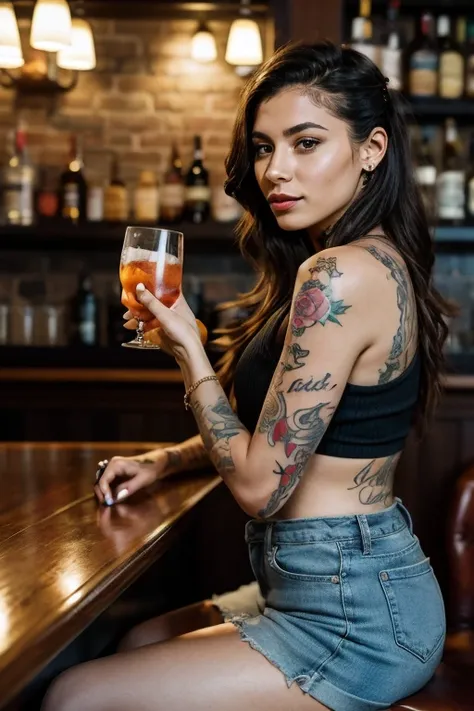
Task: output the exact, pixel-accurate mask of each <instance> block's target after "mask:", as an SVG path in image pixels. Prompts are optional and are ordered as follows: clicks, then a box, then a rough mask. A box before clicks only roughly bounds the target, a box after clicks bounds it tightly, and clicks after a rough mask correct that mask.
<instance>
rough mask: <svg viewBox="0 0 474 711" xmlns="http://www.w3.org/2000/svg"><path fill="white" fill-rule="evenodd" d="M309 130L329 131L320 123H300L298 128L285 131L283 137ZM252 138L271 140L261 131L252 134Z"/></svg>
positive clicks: (293, 127)
mask: <svg viewBox="0 0 474 711" xmlns="http://www.w3.org/2000/svg"><path fill="white" fill-rule="evenodd" d="M307 128H319V129H321V130H322V131H327V130H328V129H327V128H325V127H324V126H321V125H320V124H319V123H313V122H312V121H306V122H305V123H298V124H297V125H296V126H292V127H291V128H286V129H285V130H284V131H283V135H284V136H285V138H288V137H289V136H294V135H295V133H301V131H306V129H307ZM252 138H266V139H269V138H270V137H269V136H267V134H266V133H262V132H261V131H254V132H253V133H252Z"/></svg>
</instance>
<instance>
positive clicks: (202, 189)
mask: <svg viewBox="0 0 474 711" xmlns="http://www.w3.org/2000/svg"><path fill="white" fill-rule="evenodd" d="M186 200H187V202H210V200H211V189H210V187H209V186H208V185H190V186H188V187H187V188H186Z"/></svg>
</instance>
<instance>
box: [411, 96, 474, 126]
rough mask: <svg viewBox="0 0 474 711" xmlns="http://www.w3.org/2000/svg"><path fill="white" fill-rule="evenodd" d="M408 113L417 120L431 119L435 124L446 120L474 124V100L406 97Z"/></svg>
mask: <svg viewBox="0 0 474 711" xmlns="http://www.w3.org/2000/svg"><path fill="white" fill-rule="evenodd" d="M406 102H407V112H408V113H409V114H410V113H412V114H413V116H414V118H415V119H418V120H423V121H424V122H426V120H427V119H431V120H433V121H434V122H439V120H442V119H446V118H451V117H452V118H455V119H456V120H457V121H461V122H465V121H469V122H473V123H474V99H441V98H439V97H437V96H435V97H427V98H425V99H421V98H413V97H406Z"/></svg>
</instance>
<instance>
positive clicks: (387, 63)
mask: <svg viewBox="0 0 474 711" xmlns="http://www.w3.org/2000/svg"><path fill="white" fill-rule="evenodd" d="M399 8H400V0H390V4H389V6H388V14H387V19H388V28H389V29H388V38H387V43H386V45H385V47H383V49H382V64H381V71H382V74H383V75H384V76H386V77H387V78H388V79H389V80H390V88H391V89H397V90H400V89H401V88H402V51H401V41H400V32H399V28H398V10H399Z"/></svg>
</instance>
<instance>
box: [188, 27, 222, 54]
mask: <svg viewBox="0 0 474 711" xmlns="http://www.w3.org/2000/svg"><path fill="white" fill-rule="evenodd" d="M191 57H192V59H194V60H195V61H196V62H203V63H207V62H213V61H214V60H215V59H217V48H216V40H215V39H214V35H213V34H212V32H211V31H210V29H209V27H208V26H207V25H206V23H205V22H200V23H199V26H198V28H197V30H196V33H195V34H194V35H193V38H192V40H191Z"/></svg>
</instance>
